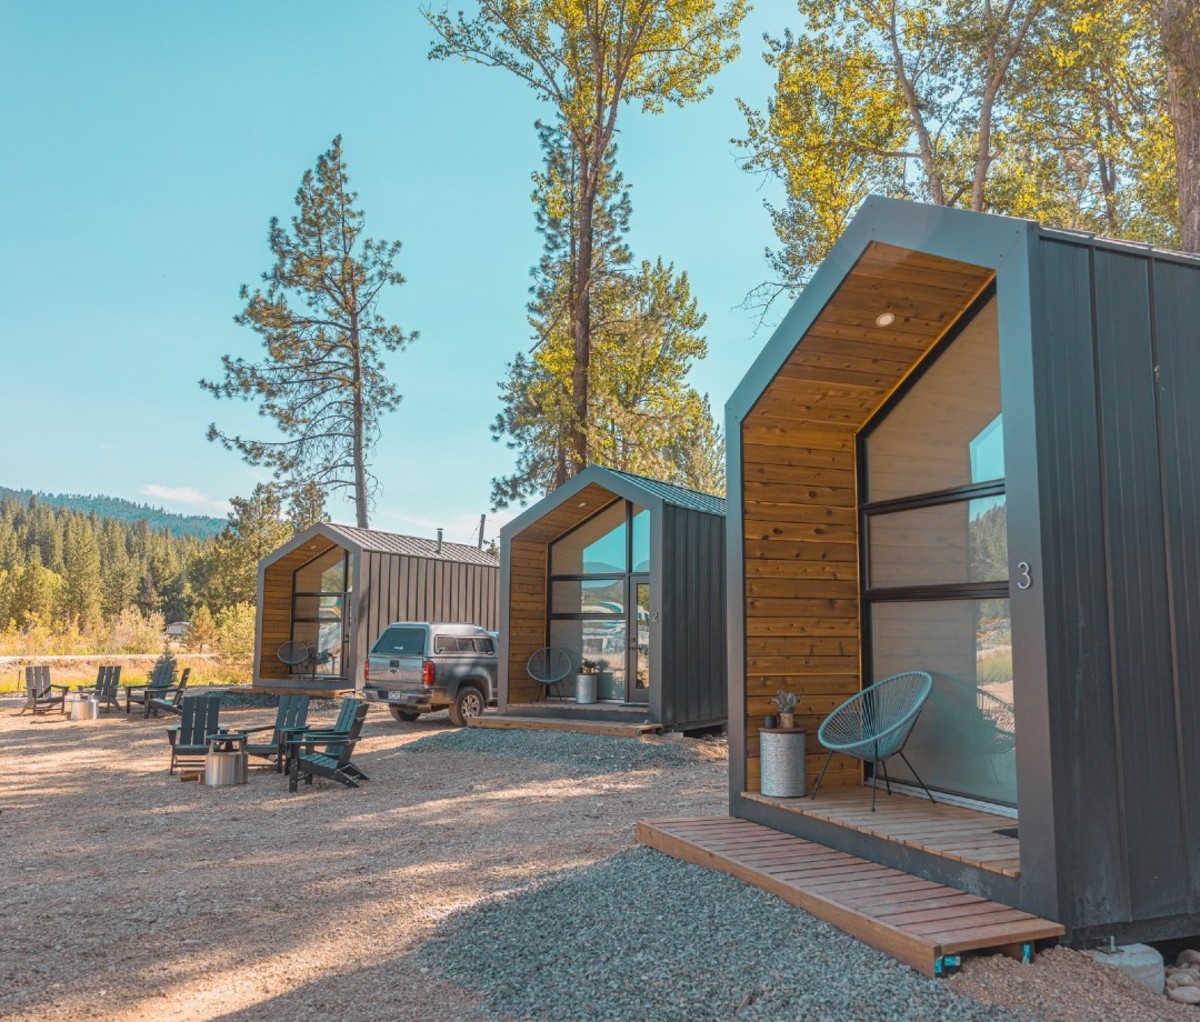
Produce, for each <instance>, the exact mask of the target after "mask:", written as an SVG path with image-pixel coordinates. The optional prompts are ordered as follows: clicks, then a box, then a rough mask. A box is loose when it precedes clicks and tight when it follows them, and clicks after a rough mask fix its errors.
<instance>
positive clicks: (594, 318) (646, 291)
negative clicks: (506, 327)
mask: <svg viewBox="0 0 1200 1022" xmlns="http://www.w3.org/2000/svg"><path fill="white" fill-rule="evenodd" d="M539 129H540V134H541V141H542V148H543V152H544V154H545V168H544V170H543V172H542V173H540V174H537V175H535V176H534V184H535V189H534V192H533V196H532V198H533V202H534V208H535V216H536V219H537V227H538V231H539V233H540V234H541V235H542V237H543V240H544V251H543V255H542V259H541V261H540V262H539V264H538V266H537V268H536V269H535V271H534V287H533V299H532V301H531V302H530V306H529V312H530V317H529V322H530V326H531V327H532V328H533V331H534V335H535V338H536V341H537V343H536V345H535V348H534V351H533V352H532V354H531V355H529V356H526V355H524V354H518V355H517V356H516V357H515V358H514V359H513V361H512V362H511V363H509V366H508V376H507V378H506V379H505V380H503V381H502V382H501V384H500V394H501V406H502V407H501V411H500V413H499V414H498V415H497V417H496V420H495V422H494V423H493V425H492V435H493V438H494V439H496V440H503V441H504V442H505V443H506V444H507V446H508V447H510V448H511V449H514V450H516V451H517V466H516V470H515V471H514V472H513V473H512V474H511V475H509V476H507V477H504V478H498V479H493V480H492V504H493V507H495V508H503V507H507V506H509V505H510V504H513V503H524V502H526V501H528V500H529V499H531V498H536V497H539V496H541V495H542V494H544V493H546V492H549V491H550V490H553V489H554V488H555V487H556V486H558V485H561V484H562V483H563V482H565V481H566V479H567V478H569V476H570V474H571V471H570V469H571V450H572V443H573V437H574V434H575V432H576V431H577V429H578V428H579V427H580V423H579V420H578V418H577V416H576V409H575V405H574V400H573V396H572V386H573V374H574V372H575V368H576V363H575V350H576V349H575V339H574V336H573V333H572V331H571V327H570V324H571V302H572V299H571V288H572V280H573V276H572V261H573V260H574V259H575V258H576V252H577V246H576V244H575V226H574V225H575V223H576V221H577V219H578V215H579V209H578V204H579V201H580V197H579V189H578V184H577V174H578V166H579V160H578V155H577V154H576V153H575V152H574V150H573V148H572V145H571V141H570V139H569V137H568V136H567V134H566V132H565V131H562V130H559V129H554V128H549V127H547V126H545V125H539ZM615 156H616V153H615V149H614V150H612V151H610V152H609V154H608V155H607V157H606V159H605V161H604V164H603V167H602V171H603V172H602V174H601V177H600V180H599V182H598V185H597V189H596V194H597V203H596V206H595V210H594V215H593V218H592V223H593V227H594V229H595V233H594V237H593V242H594V243H593V245H592V247H591V255H592V264H593V265H592V273H591V282H592V299H591V305H590V325H591V338H590V344H591V349H590V367H591V376H590V381H589V386H588V402H587V414H586V417H585V419H584V422H583V426H582V428H583V430H584V432H585V434H586V439H587V448H588V451H589V457H590V460H591V461H592V462H593V463H595V464H600V465H606V466H609V467H612V468H618V469H623V470H626V471H630V472H636V473H639V474H643V475H648V476H652V477H656V478H661V479H666V480H669V481H672V482H677V483H680V484H682V485H686V486H692V487H694V488H696V489H701V490H706V491H708V492H723V490H724V464H723V462H724V444H723V441H722V439H721V436H720V432H719V430H718V429H717V427H716V425H715V423H714V422H713V419H712V414H711V410H710V408H709V404H708V399H707V398H706V397H703V396H701V395H700V394H698V393H697V392H696V391H695V390H694V389H692V388H691V387H689V386H688V385H687V382H686V377H687V373H688V371H689V370H690V368H691V366H692V365H693V364H694V363H695V362H696V361H697V360H699V359H702V358H703V357H704V356H705V355H706V354H707V344H706V342H705V339H704V337H703V335H702V334H701V332H700V331H701V330H702V328H703V326H704V322H705V318H706V317H705V316H704V315H703V314H701V313H700V312H699V309H698V306H697V303H696V301H695V299H694V298H693V297H692V294H691V288H690V285H689V283H688V278H687V274H686V273H680V274H677V273H676V272H675V268H674V266H673V265H670V264H664V263H663V261H662V260H661V259H659V260H658V261H656V262H655V263H650V262H648V261H642V262H641V263H640V265H638V266H636V267H634V266H633V265H632V263H633V256H632V253H631V252H630V250H629V247H628V245H627V244H626V241H625V237H626V234H627V232H628V230H629V221H630V215H631V205H630V199H629V193H628V190H627V189H626V187H625V184H624V180H623V178H622V176H621V174H620V172H619V171H618V170H617V169H616V164H615Z"/></svg>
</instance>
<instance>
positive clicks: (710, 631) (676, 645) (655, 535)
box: [499, 465, 726, 730]
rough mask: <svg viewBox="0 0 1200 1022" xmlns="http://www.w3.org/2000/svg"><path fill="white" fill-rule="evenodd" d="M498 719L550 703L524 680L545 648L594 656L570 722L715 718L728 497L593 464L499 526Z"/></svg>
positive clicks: (567, 706) (692, 723)
mask: <svg viewBox="0 0 1200 1022" xmlns="http://www.w3.org/2000/svg"><path fill="white" fill-rule="evenodd" d="M500 562H501V563H500V695H499V706H500V712H501V714H516V713H519V712H522V711H528V710H529V709H530V707H531V706H532V707H534V708H535V709H537V708H540V709H542V710H549V709H550V706H551V700H549V699H547V696H548V695H549V692H548V690H547V686H546V685H544V684H542V683H541V682H539V681H536V680H534V679H533V678H532V677H530V675H529V672H528V670H527V665H528V663H529V659H530V657H531V655H532V654H533V653H534V652H535V651H537V650H538V649H539V648H542V647H547V646H549V647H555V648H558V649H563V650H566V652H567V654H568V655H569V657H570V658H571V662H572V663H571V671H570V675H569V676H568V678H567V679H566V681H565V682H564V686H565V689H564V691H565V692H566V693H567V694H568V695H569V696H570V697H572V699H573V696H574V680H575V674H576V672H577V671H578V670H579V668H580V666H581V664H582V661H583V660H585V659H586V660H591V661H594V662H595V663H597V664H599V669H600V673H599V675H598V676H597V679H596V702H595V703H594V704H588V705H580V704H577V703H574V702H573V701H572V699H568V700H567V701H566V702H565V703H558V704H557V706H555V709H556V710H558V711H561V712H565V713H567V714H573V715H575V716H577V717H579V718H580V719H589V718H590V719H605V718H607V719H614V720H616V719H620V718H621V717H622V716H627V717H630V718H636V719H637V720H648V721H650V722H652V723H655V724H659V725H661V726H662V727H664V728H674V729H678V730H684V729H698V728H703V727H709V726H714V725H718V724H722V723H724V721H725V714H726V704H725V698H726V684H725V633H724V618H725V501H724V500H722V499H721V498H720V497H714V496H712V495H710V494H707V493H698V492H696V491H694V490H689V489H685V488H684V487H681V486H674V485H671V484H669V483H664V482H660V481H658V480H656V479H647V478H645V477H643V476H637V475H632V474H630V473H628V472H618V471H615V470H613V469H608V468H602V467H600V466H598V465H592V466H589V467H588V468H586V469H584V470H583V471H582V472H580V473H579V475H577V476H575V477H574V478H573V479H571V480H570V481H568V482H567V483H565V484H564V485H563V486H560V487H559V488H558V489H557V490H555V491H554V492H553V493H551V494H550V495H549V496H547V497H545V498H543V499H542V500H540V501H538V502H537V503H536V504H534V505H533V506H531V507H530V508H529V509H528V510H526V511H525V512H524V513H523V514H521V515H520V516H519V517H518V518H516V519H514V520H513V521H511V522H509V524H508V525H506V526H504V528H503V529H501V530H500Z"/></svg>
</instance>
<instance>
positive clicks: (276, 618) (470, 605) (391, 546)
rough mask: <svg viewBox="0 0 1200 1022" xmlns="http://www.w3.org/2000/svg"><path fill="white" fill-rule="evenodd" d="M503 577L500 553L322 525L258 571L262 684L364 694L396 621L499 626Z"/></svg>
mask: <svg viewBox="0 0 1200 1022" xmlns="http://www.w3.org/2000/svg"><path fill="white" fill-rule="evenodd" d="M499 576H500V566H499V561H498V560H497V559H496V557H495V556H494V555H493V554H490V553H487V552H485V551H483V550H479V549H476V548H475V547H473V546H466V545H464V544H462V543H446V542H443V541H441V540H440V539H438V540H433V539H425V538H422V537H418V536H401V535H397V534H396V533H391V532H381V531H379V530H376V529H359V528H355V527H353V526H350V525H338V524H335V523H332V522H320V523H318V524H316V525H313V526H312V527H310V528H308V529H306V530H304V531H303V532H301V533H299V534H297V535H296V536H295V537H294V538H293V539H292V540H290V541H289V542H287V543H285V544H284V545H283V546H281V547H280V548H279V549H278V550H275V551H274V552H272V553H270V554H268V555H267V556H266V557H264V558H263V560H262V562H261V563H260V564H259V566H258V608H257V616H256V618H255V636H254V684H255V686H257V687H263V688H269V689H273V690H288V691H292V690H297V691H299V690H303V691H308V692H321V691H332V690H339V689H350V688H361V687H362V684H363V665H364V664H365V663H366V658H367V652H368V650H369V649H370V647H371V645H372V644H373V643H374V642H375V640H376V639H377V638H378V637H379V634H380V632H381V631H382V630H383V628H384V626H385V625H387V624H388V623H389V622H392V621H454V622H463V623H467V624H477V625H481V626H483V627H484V628H487V629H489V630H494V629H495V627H496V620H497V610H498V606H497V593H498V588H499ZM281 654H282V655H281Z"/></svg>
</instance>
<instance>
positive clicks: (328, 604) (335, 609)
mask: <svg viewBox="0 0 1200 1022" xmlns="http://www.w3.org/2000/svg"><path fill="white" fill-rule="evenodd" d="M292 614H293V616H294V617H295V618H297V619H300V618H317V617H319V618H322V619H326V620H339V619H340V618H341V616H342V597H340V596H297V597H296V599H295V605H294V609H293V611H292Z"/></svg>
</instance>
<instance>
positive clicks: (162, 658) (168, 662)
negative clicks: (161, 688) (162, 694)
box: [150, 646, 179, 681]
mask: <svg viewBox="0 0 1200 1022" xmlns="http://www.w3.org/2000/svg"><path fill="white" fill-rule="evenodd" d="M163 674H167V675H168V676H169V677H170V678H171V680H172V681H174V680H175V679H176V676H177V675H178V674H179V660H178V659H176V657H175V654H174V653H172V652H171V647H170V646H163V651H162V652H161V653H160V654H159V655H158V659H157V660H155V661H154V667H153V668H152V669H151V671H150V676H151V677H152V678H160V677H162V675H163Z"/></svg>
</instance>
